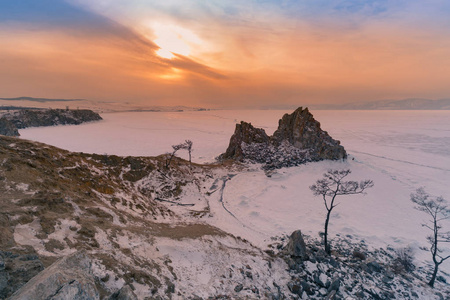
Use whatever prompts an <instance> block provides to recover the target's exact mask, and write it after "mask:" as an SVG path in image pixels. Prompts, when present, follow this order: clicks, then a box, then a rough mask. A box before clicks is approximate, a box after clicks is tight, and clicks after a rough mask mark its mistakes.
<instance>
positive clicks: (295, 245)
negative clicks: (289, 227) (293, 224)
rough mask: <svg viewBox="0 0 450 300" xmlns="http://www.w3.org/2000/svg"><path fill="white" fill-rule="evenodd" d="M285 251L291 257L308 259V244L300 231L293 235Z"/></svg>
mask: <svg viewBox="0 0 450 300" xmlns="http://www.w3.org/2000/svg"><path fill="white" fill-rule="evenodd" d="M285 250H286V252H287V254H289V255H290V256H294V257H299V258H301V259H307V258H308V254H307V250H306V244H305V241H304V240H303V235H302V232H301V231H300V230H296V231H294V232H293V233H292V234H291V236H290V237H289V242H288V244H287V245H286V248H285Z"/></svg>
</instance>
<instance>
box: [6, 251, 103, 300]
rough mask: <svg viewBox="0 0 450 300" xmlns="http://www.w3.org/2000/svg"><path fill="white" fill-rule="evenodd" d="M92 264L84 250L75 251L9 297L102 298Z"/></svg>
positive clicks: (64, 299) (12, 299)
mask: <svg viewBox="0 0 450 300" xmlns="http://www.w3.org/2000/svg"><path fill="white" fill-rule="evenodd" d="M91 265H92V262H91V260H90V258H89V257H88V256H87V255H86V254H85V253H84V252H75V253H74V254H71V255H69V256H66V257H64V258H62V259H60V260H59V261H57V262H55V263H54V264H52V265H51V266H50V267H48V268H47V269H45V270H44V271H42V272H40V273H39V274H38V275H37V276H35V277H33V278H32V279H31V280H30V281H28V282H27V283H26V284H25V285H24V286H23V287H22V288H21V289H19V290H18V291H17V292H15V293H14V294H13V295H12V296H11V298H9V299H11V300H14V299H22V300H23V299H30V300H31V299H55V300H56V299H60V300H69V299H73V300H74V299H77V300H81V299H83V300H91V299H92V300H94V299H100V296H99V293H98V291H97V288H96V286H95V280H94V276H93V275H92V270H91Z"/></svg>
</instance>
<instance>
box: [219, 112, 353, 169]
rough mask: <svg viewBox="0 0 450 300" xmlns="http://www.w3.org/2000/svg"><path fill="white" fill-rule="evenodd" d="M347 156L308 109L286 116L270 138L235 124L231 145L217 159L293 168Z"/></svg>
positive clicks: (245, 125) (260, 130)
mask: <svg viewBox="0 0 450 300" xmlns="http://www.w3.org/2000/svg"><path fill="white" fill-rule="evenodd" d="M346 157H347V153H346V152H345V149H344V147H342V146H341V145H340V142H339V141H337V140H334V139H333V138H332V137H331V136H330V135H328V133H327V132H326V131H323V130H322V129H321V128H320V123H319V122H317V121H316V120H315V119H314V117H313V115H312V114H311V113H310V112H309V111H308V108H305V109H303V108H302V107H300V108H298V109H297V110H295V111H294V112H293V113H292V114H285V115H284V116H283V118H282V119H281V120H280V121H279V125H278V129H277V130H276V131H275V132H274V134H273V136H271V137H269V136H268V135H267V134H266V132H265V131H264V129H260V128H255V127H253V126H252V125H251V124H250V123H246V122H241V123H240V124H236V130H235V132H234V134H233V136H232V137H231V139H230V144H229V146H228V149H227V150H226V152H225V153H223V154H222V155H221V156H219V158H220V159H235V160H240V161H244V160H248V161H251V162H257V163H262V164H264V167H265V168H268V169H271V168H281V167H289V166H296V165H299V164H302V163H305V162H308V161H318V160H324V159H330V160H338V159H344V158H346Z"/></svg>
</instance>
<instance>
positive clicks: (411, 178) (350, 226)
mask: <svg viewBox="0 0 450 300" xmlns="http://www.w3.org/2000/svg"><path fill="white" fill-rule="evenodd" d="M284 113H290V112H289V111H244V110H241V111H202V112H171V113H168V112H167V113H164V112H159V113H157V112H155V113H151V112H145V113H110V114H103V115H102V117H103V118H104V120H103V121H100V122H97V123H89V124H83V125H79V126H60V127H47V128H29V129H25V130H21V131H20V134H21V135H22V137H23V138H26V139H31V140H36V141H40V142H44V143H48V144H52V145H55V146H58V147H61V148H64V149H68V150H72V151H82V152H95V153H99V154H104V153H107V154H116V155H123V156H125V155H134V156H154V155H159V154H163V153H165V152H168V151H170V150H171V149H172V148H171V145H173V144H178V143H180V142H183V141H184V140H185V139H190V140H192V141H193V142H194V147H193V148H194V152H193V161H195V162H211V161H213V159H214V158H215V157H216V156H217V155H219V154H220V153H222V152H224V151H225V149H226V148H227V146H228V143H229V138H230V136H231V135H232V133H233V132H234V128H235V123H236V122H239V121H241V120H245V121H248V122H251V123H252V124H253V125H254V126H256V127H262V128H264V129H265V130H266V132H267V133H268V134H269V135H270V134H272V133H273V131H274V130H275V129H276V127H277V126H278V119H280V118H281V117H282V115H283V114H284ZM312 113H313V115H314V117H315V118H316V119H317V120H318V121H319V122H321V124H322V129H324V130H327V131H328V132H329V133H330V135H331V136H332V137H333V138H335V139H338V140H340V141H341V144H342V145H343V146H344V147H345V148H346V150H347V152H348V153H349V155H350V156H349V159H348V160H347V161H346V162H330V161H326V162H319V163H309V164H306V165H303V166H299V167H295V168H289V169H281V170H278V171H277V172H276V173H275V174H273V175H272V177H267V176H266V175H265V174H264V172H263V171H261V170H260V169H258V168H252V171H249V172H244V173H239V174H236V173H233V174H234V175H235V176H234V177H232V178H231V179H229V180H228V181H227V182H226V185H225V189H224V191H223V197H220V196H221V191H220V187H221V186H222V181H219V182H218V187H219V190H217V191H216V192H214V193H212V194H211V196H205V197H207V199H208V201H209V204H210V207H211V216H207V217H204V218H203V221H206V222H208V223H210V224H213V225H215V226H218V227H220V228H222V229H223V230H225V231H228V232H230V233H233V234H235V235H236V236H241V237H243V238H245V239H247V240H249V241H250V242H252V243H253V244H255V245H257V246H261V247H265V246H267V244H269V243H270V237H271V236H275V235H282V234H290V233H291V232H292V231H293V230H296V229H301V230H302V231H303V232H305V233H307V234H310V235H312V236H314V237H317V236H318V232H319V231H322V230H323V222H324V216H325V209H324V206H323V202H322V200H321V199H320V198H319V197H314V196H313V195H312V193H311V191H310V190H309V186H310V185H312V184H313V183H314V182H315V180H317V179H319V178H320V177H321V176H322V174H323V173H324V172H325V171H326V170H327V169H329V168H338V169H341V168H350V169H351V170H352V174H351V176H349V179H355V180H360V179H372V180H373V181H374V183H375V186H374V187H373V188H372V189H369V190H368V191H367V195H357V196H347V197H341V198H339V199H338V202H339V203H340V204H339V206H338V207H336V209H335V210H334V211H333V212H334V213H333V215H332V218H331V223H330V234H331V237H333V236H335V234H342V235H346V234H350V235H352V236H354V237H356V238H359V239H364V240H365V241H366V243H367V244H369V245H372V246H374V247H383V246H386V245H391V246H393V247H394V248H396V247H404V246H407V245H411V246H413V247H414V248H415V249H416V250H417V251H416V253H417V255H416V257H417V259H418V260H420V261H424V260H429V258H430V256H429V253H428V252H425V251H421V250H418V247H419V246H427V243H426V240H425V238H426V235H427V234H428V232H427V230H426V228H423V227H422V226H421V223H423V222H424V221H425V220H426V219H427V216H426V215H425V214H424V213H422V212H419V211H416V210H415V209H414V208H413V204H412V203H411V201H410V200H409V195H410V193H411V192H413V191H414V190H415V189H416V188H418V187H421V186H424V187H425V189H426V190H427V191H428V192H429V193H430V194H432V195H435V196H439V195H442V196H444V198H446V199H447V200H448V201H450V185H449V182H450V111H312ZM179 154H180V156H182V157H184V158H187V153H183V152H179ZM216 175H218V176H219V175H220V176H226V175H227V173H226V171H222V173H221V174H216ZM216 178H217V176H216ZM212 182H213V180H212V181H211V182H208V184H210V185H209V186H208V187H207V188H209V187H210V186H211V185H212ZM221 199H222V202H220V200H221ZM192 200H194V199H192ZM445 226H446V227H447V228H450V222H446V224H445ZM167 251H169V248H167ZM169 252H170V251H169ZM179 255H180V256H179V258H180V261H182V259H183V257H182V255H185V254H182V253H180V254H179ZM189 259H190V260H192V263H194V260H195V257H194V254H192V256H190V258H189ZM441 269H442V270H445V271H447V272H450V263H444V264H443V265H442V266H441ZM194 275H195V274H194ZM197 279H198V280H199V281H202V280H205V281H206V279H207V278H200V277H199V278H197Z"/></svg>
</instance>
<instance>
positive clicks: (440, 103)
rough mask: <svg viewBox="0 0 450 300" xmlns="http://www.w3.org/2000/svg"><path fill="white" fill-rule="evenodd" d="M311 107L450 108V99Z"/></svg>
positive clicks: (316, 107)
mask: <svg viewBox="0 0 450 300" xmlns="http://www.w3.org/2000/svg"><path fill="white" fill-rule="evenodd" d="M308 107H310V108H312V109H330V110H332V109H336V110H450V99H439V100H431V99H421V98H409V99H403V100H379V101H371V102H352V103H346V104H317V105H314V104H313V105H308Z"/></svg>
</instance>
